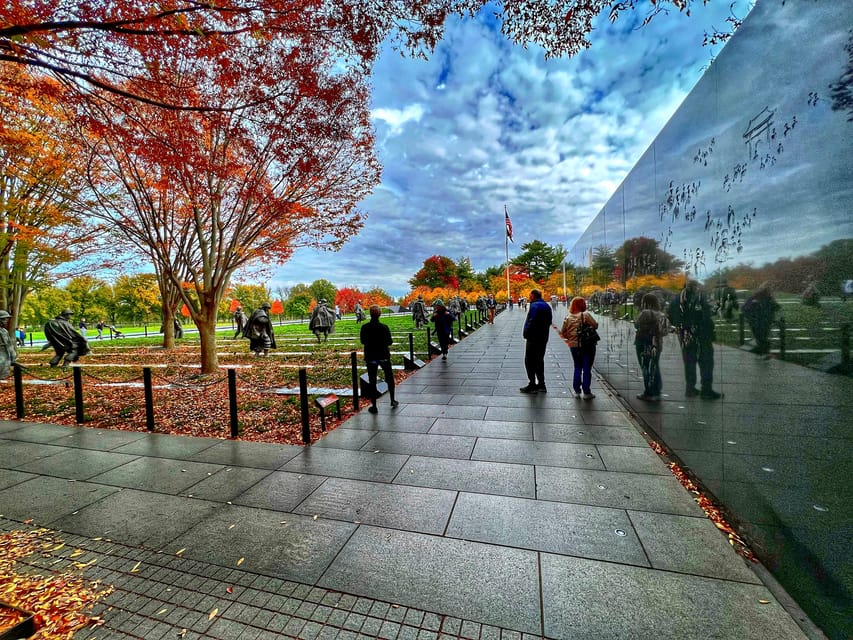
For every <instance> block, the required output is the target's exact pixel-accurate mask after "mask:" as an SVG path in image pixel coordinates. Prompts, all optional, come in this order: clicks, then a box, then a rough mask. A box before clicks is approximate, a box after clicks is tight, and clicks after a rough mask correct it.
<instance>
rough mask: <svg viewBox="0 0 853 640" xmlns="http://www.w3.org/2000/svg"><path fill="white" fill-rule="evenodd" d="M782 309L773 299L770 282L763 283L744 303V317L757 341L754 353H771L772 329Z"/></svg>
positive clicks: (753, 349)
mask: <svg viewBox="0 0 853 640" xmlns="http://www.w3.org/2000/svg"><path fill="white" fill-rule="evenodd" d="M780 309H781V307H780V306H779V303H778V302H776V300H775V299H774V298H773V290H772V288H771V287H770V283H769V282H764V283H762V284H761V286H760V287H758V289H756V290H755V292H754V293H753V294H752V295H751V296H749V298H747V299H746V302H744V303H743V317H744V318H746V321H747V322H748V323H749V329H750V331H752V337H753V338H754V339H755V346H754V347H753V348H752V352H753V353H757V354H760V355H767V354H768V353H770V329H771V328H772V327H773V321H774V320H775V319H776V315H777V314H778V313H779V310H780Z"/></svg>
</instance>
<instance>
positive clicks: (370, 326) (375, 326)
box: [360, 304, 400, 413]
mask: <svg viewBox="0 0 853 640" xmlns="http://www.w3.org/2000/svg"><path fill="white" fill-rule="evenodd" d="M380 315H382V309H381V308H380V307H379V305H377V304H374V305H370V322H368V323H367V324H364V325H362V326H361V333H360V338H361V344H363V345H364V362H365V364H366V365H367V379H368V381H369V382H370V388H371V389H373V397H372V398H370V408H369V409H368V411H369V412H370V413H377V412H378V411H379V409H377V408H376V400H377V399H378V397H379V394H378V393H377V392H376V374H377V371H378V370H379V367H382V375H383V377H384V378H385V383H386V384H387V385H388V395H389V396H390V397H391V408H394V407H396V406H397V405H399V404H400V403H399V402H397V401H396V400H395V399H394V372H393V371H392V370H391V351H390V349H389V347H390V346H391V345H392V344H393V342H394V341H393V339H392V338H391V330H390V329H389V328H388V325H385V324H382V323H381V322H379V316H380Z"/></svg>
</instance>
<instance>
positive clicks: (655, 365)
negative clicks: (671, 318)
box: [634, 293, 669, 402]
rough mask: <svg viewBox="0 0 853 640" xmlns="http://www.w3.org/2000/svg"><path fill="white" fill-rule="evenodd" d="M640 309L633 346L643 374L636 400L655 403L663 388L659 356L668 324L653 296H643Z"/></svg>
mask: <svg viewBox="0 0 853 640" xmlns="http://www.w3.org/2000/svg"><path fill="white" fill-rule="evenodd" d="M640 307H641V309H642V311H640V315H639V316H637V319H636V321H635V322H634V326H635V327H636V328H637V333H636V335H635V337H634V346H635V347H636V349H637V359H638V360H639V362H640V370H641V371H642V372H643V393H641V394H640V395H638V396H637V398H638V399H640V400H646V401H648V402H657V401H658V400H660V392H661V388H662V387H663V381H662V380H661V375H660V354H661V351H662V350H663V339H664V336H666V334H667V333H669V326H668V324H669V323H668V322H667V320H666V316H665V315H663V313H661V311H660V308H661V303H660V299H659V298H658V297H657V296H656V295H655V294H653V293H647V294H646V295H644V296H643V299H642V301H641V303H640Z"/></svg>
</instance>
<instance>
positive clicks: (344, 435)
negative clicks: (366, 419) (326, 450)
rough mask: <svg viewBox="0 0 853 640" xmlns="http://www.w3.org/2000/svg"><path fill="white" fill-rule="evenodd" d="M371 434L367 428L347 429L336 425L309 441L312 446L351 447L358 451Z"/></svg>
mask: <svg viewBox="0 0 853 640" xmlns="http://www.w3.org/2000/svg"><path fill="white" fill-rule="evenodd" d="M372 437H373V434H372V433H371V432H370V431H368V430H367V429H349V428H344V427H337V428H336V429H333V430H332V431H329V432H327V433H326V434H324V435H323V436H322V437H321V438H320V439H319V440H315V441H314V442H312V443H311V446H312V447H333V448H335V449H352V450H353V451H358V450H359V449H361V447H363V446H364V443H365V442H367V441H368V440H370V439H371V438H372Z"/></svg>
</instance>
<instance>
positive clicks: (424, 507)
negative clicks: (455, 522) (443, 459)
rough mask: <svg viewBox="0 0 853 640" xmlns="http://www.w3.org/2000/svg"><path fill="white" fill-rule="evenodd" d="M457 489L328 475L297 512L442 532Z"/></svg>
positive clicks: (423, 531)
mask: <svg viewBox="0 0 853 640" xmlns="http://www.w3.org/2000/svg"><path fill="white" fill-rule="evenodd" d="M455 500H456V492H455V491H444V490H441V489H430V488H424V487H412V486H405V485H397V484H386V483H381V482H364V481H362V480H344V479H340V478H329V479H328V480H326V481H325V482H324V483H323V484H322V485H321V486H320V487H319V488H318V489H317V490H316V491H314V492H313V493H312V494H311V495H310V496H308V497H307V498H306V499H305V500H304V501H303V502H302V503H301V504H300V505H299V506H298V507H297V508H296V509H295V512H296V513H301V514H304V515H309V516H314V515H319V516H320V517H323V518H331V519H334V520H343V521H346V522H354V523H356V524H358V523H364V524H370V525H376V526H380V527H390V528H393V529H404V530H406V531H420V532H421V533H434V534H438V535H441V534H442V533H443V532H444V529H445V527H446V526H447V519H448V518H449V517H450V511H451V509H453V504H454V501H455Z"/></svg>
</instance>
